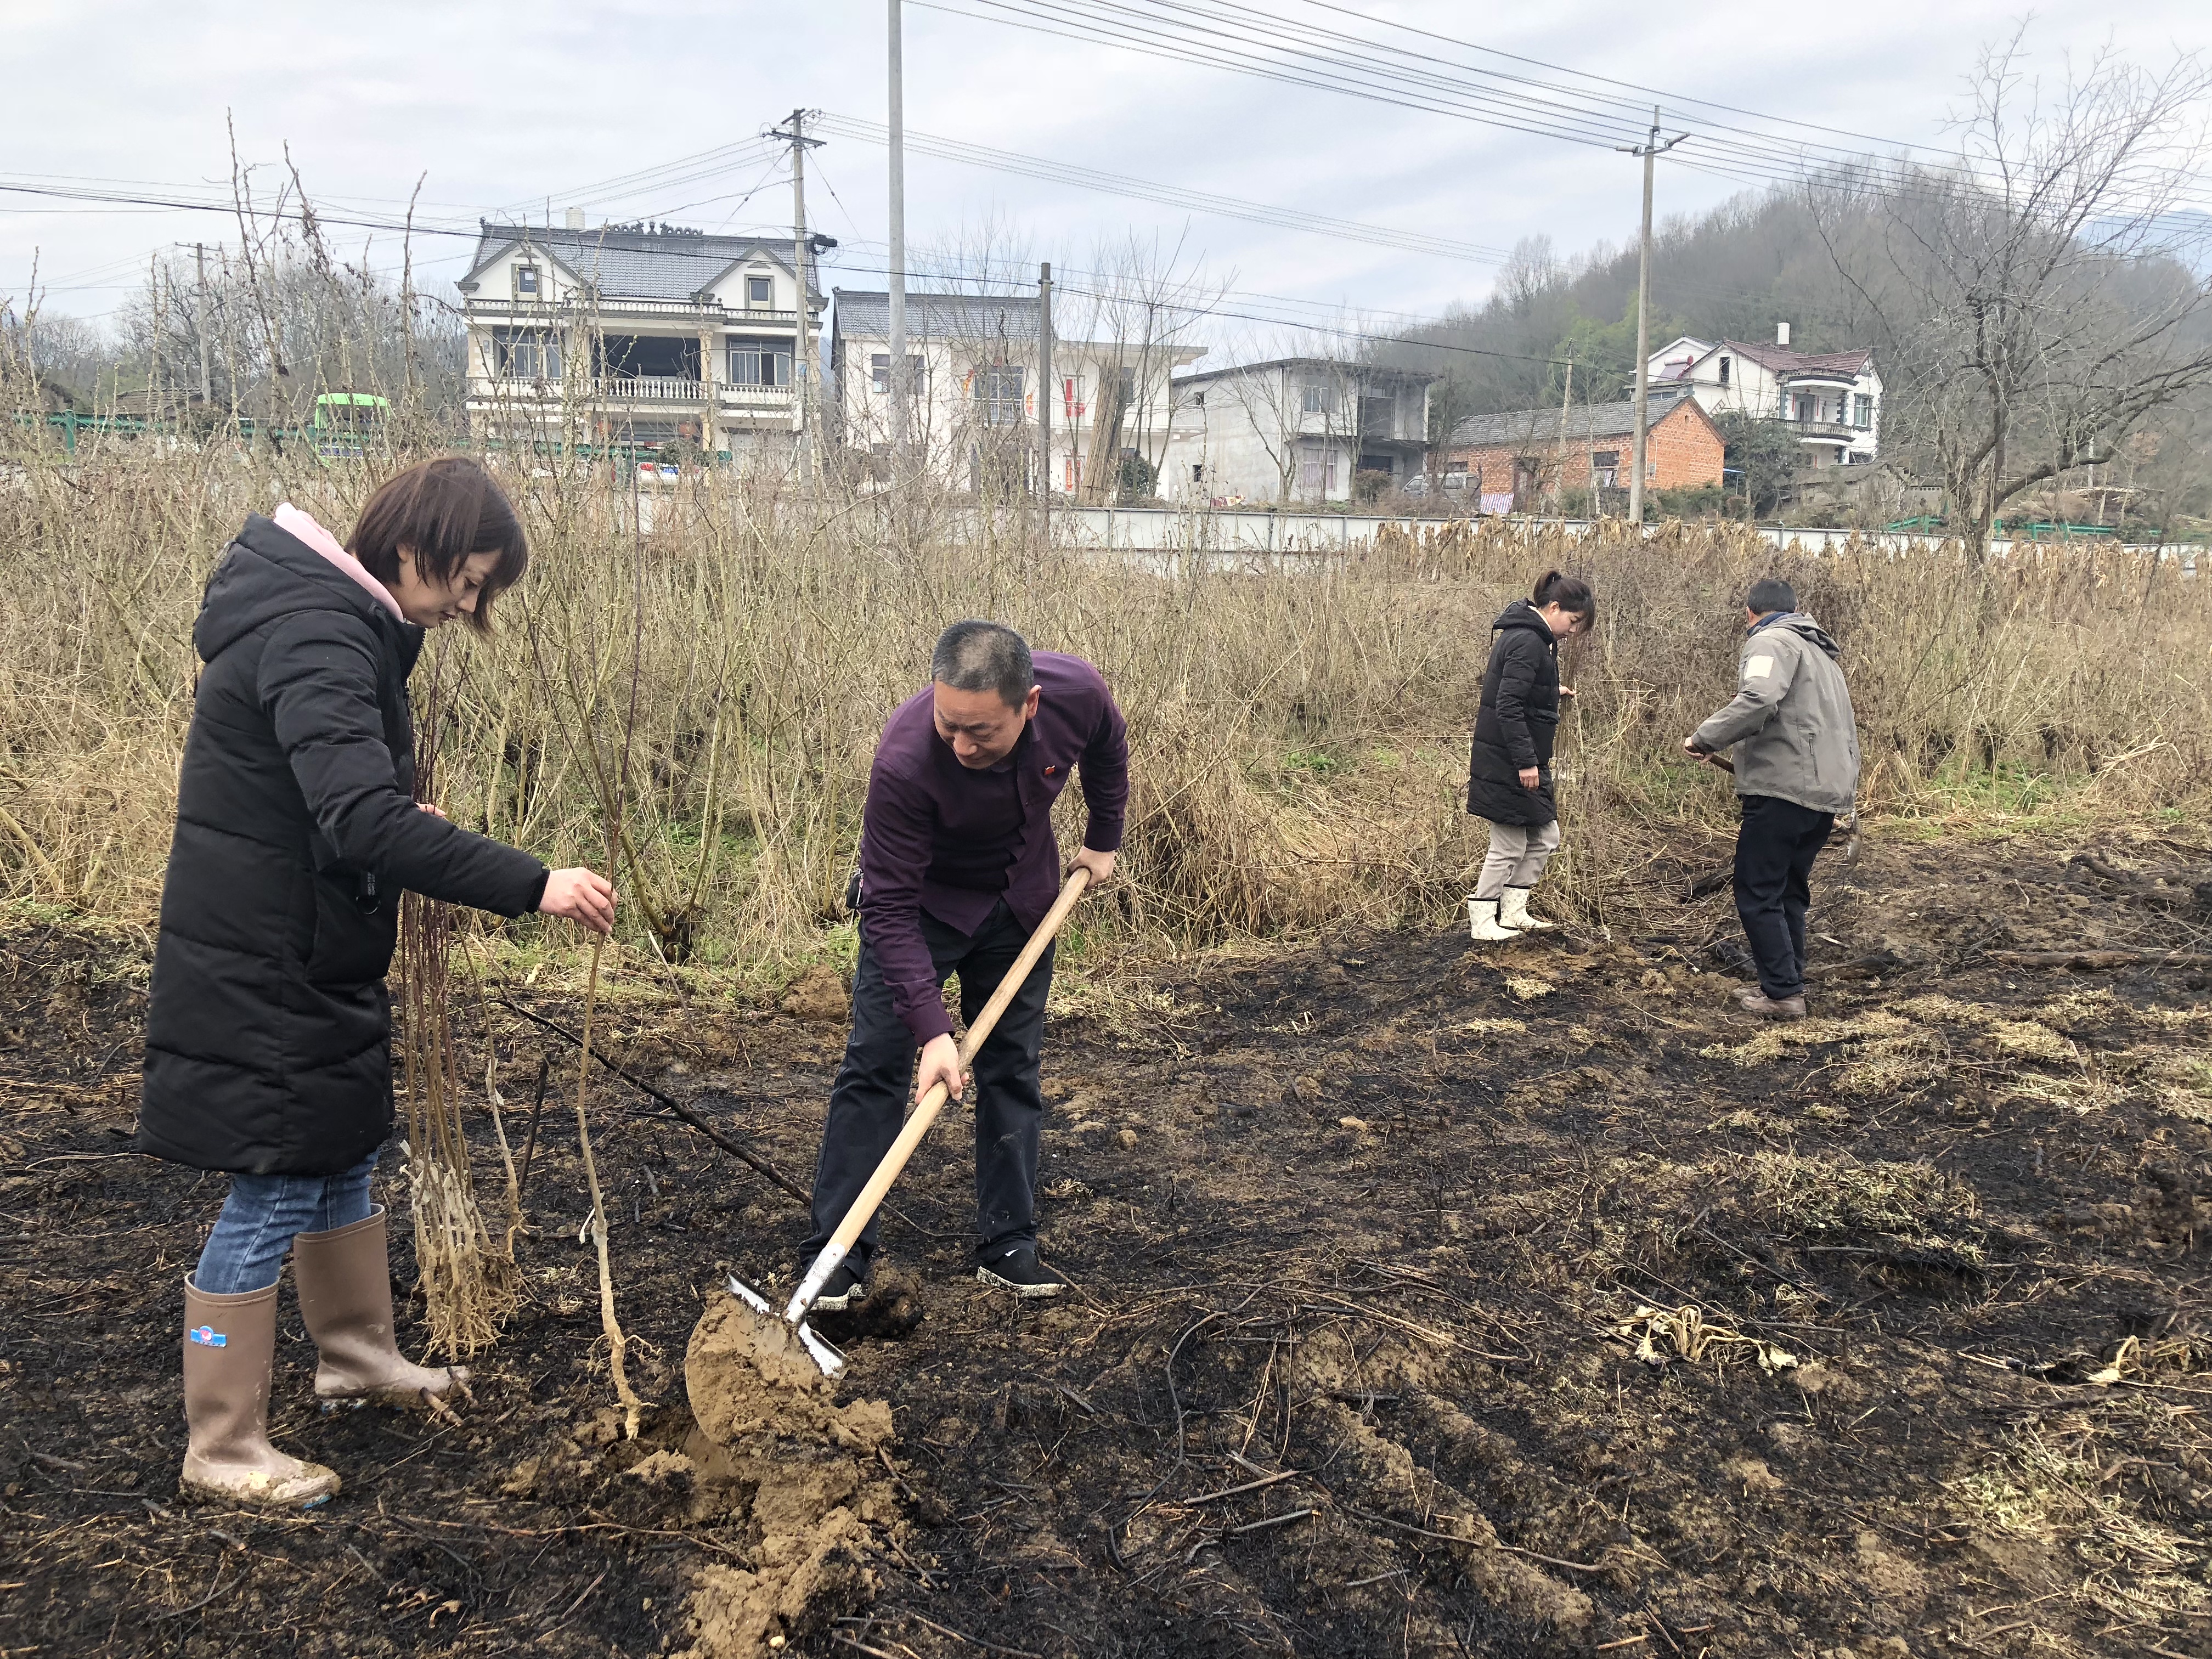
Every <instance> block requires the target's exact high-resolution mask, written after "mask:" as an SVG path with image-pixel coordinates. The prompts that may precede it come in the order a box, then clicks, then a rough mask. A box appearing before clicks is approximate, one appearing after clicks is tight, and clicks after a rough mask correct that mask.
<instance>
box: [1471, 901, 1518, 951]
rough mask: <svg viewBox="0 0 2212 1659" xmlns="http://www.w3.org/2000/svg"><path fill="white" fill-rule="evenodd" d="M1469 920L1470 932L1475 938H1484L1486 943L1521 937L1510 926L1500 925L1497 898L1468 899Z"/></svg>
mask: <svg viewBox="0 0 2212 1659" xmlns="http://www.w3.org/2000/svg"><path fill="white" fill-rule="evenodd" d="M1467 922H1468V933H1469V934H1470V935H1472V936H1473V937H1474V938H1475V939H1480V940H1483V941H1485V942H1486V943H1491V944H1496V943H1498V941H1500V940H1503V939H1519V938H1520V937H1521V935H1520V934H1518V933H1515V932H1514V931H1513V930H1512V929H1511V928H1510V927H1499V926H1498V901H1497V900H1496V899H1479V898H1470V899H1468V902H1467Z"/></svg>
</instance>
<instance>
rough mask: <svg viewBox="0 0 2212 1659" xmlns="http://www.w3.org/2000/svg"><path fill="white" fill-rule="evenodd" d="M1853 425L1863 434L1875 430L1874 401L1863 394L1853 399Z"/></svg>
mask: <svg viewBox="0 0 2212 1659" xmlns="http://www.w3.org/2000/svg"><path fill="white" fill-rule="evenodd" d="M1851 424H1852V425H1853V426H1855V427H1857V428H1858V429H1859V430H1860V431H1862V432H1869V431H1871V430H1873V428H1874V399H1873V398H1870V397H1869V396H1868V395H1867V394H1866V393H1865V392H1860V393H1858V394H1857V396H1856V397H1854V398H1852V399H1851Z"/></svg>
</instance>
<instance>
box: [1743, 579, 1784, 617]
mask: <svg viewBox="0 0 2212 1659" xmlns="http://www.w3.org/2000/svg"><path fill="white" fill-rule="evenodd" d="M1743 608H1744V609H1745V610H1747V611H1752V612H1753V613H1754V614H1755V615H1758V616H1761V617H1765V616H1771V615H1772V614H1773V613H1774V612H1775V611H1795V610H1796V608H1797V590H1796V588H1794V587H1792V586H1790V584H1789V583H1788V582H1785V581H1784V580H1782V578H1781V577H1779V576H1761V577H1760V578H1759V580H1757V581H1755V582H1753V584H1752V585H1751V592H1748V593H1747V594H1745V595H1744V596H1743Z"/></svg>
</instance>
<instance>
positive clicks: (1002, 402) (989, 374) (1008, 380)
mask: <svg viewBox="0 0 2212 1659" xmlns="http://www.w3.org/2000/svg"><path fill="white" fill-rule="evenodd" d="M972 379H973V381H974V384H975V404H976V409H977V411H978V412H979V413H980V414H981V416H982V417H983V424H984V425H986V426H1018V425H1019V424H1020V423H1021V419H1022V416H1024V414H1025V413H1026V412H1027V411H1026V410H1024V408H1023V406H1022V368H1021V365H1020V364H1018V363H983V364H980V365H978V366H977V368H976V370H975V374H974V375H973V376H972Z"/></svg>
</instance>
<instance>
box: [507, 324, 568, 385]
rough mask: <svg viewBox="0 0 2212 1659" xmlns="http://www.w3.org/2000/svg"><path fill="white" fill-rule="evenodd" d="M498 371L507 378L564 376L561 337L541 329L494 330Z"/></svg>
mask: <svg viewBox="0 0 2212 1659" xmlns="http://www.w3.org/2000/svg"><path fill="white" fill-rule="evenodd" d="M492 356H493V358H494V361H495V372H496V373H497V374H498V375H499V377H500V379H501V380H559V379H560V378H561V337H560V336H559V335H557V334H550V333H547V332H545V331H544V330H541V329H526V328H502V329H495V330H494V331H493V332H492Z"/></svg>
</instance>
